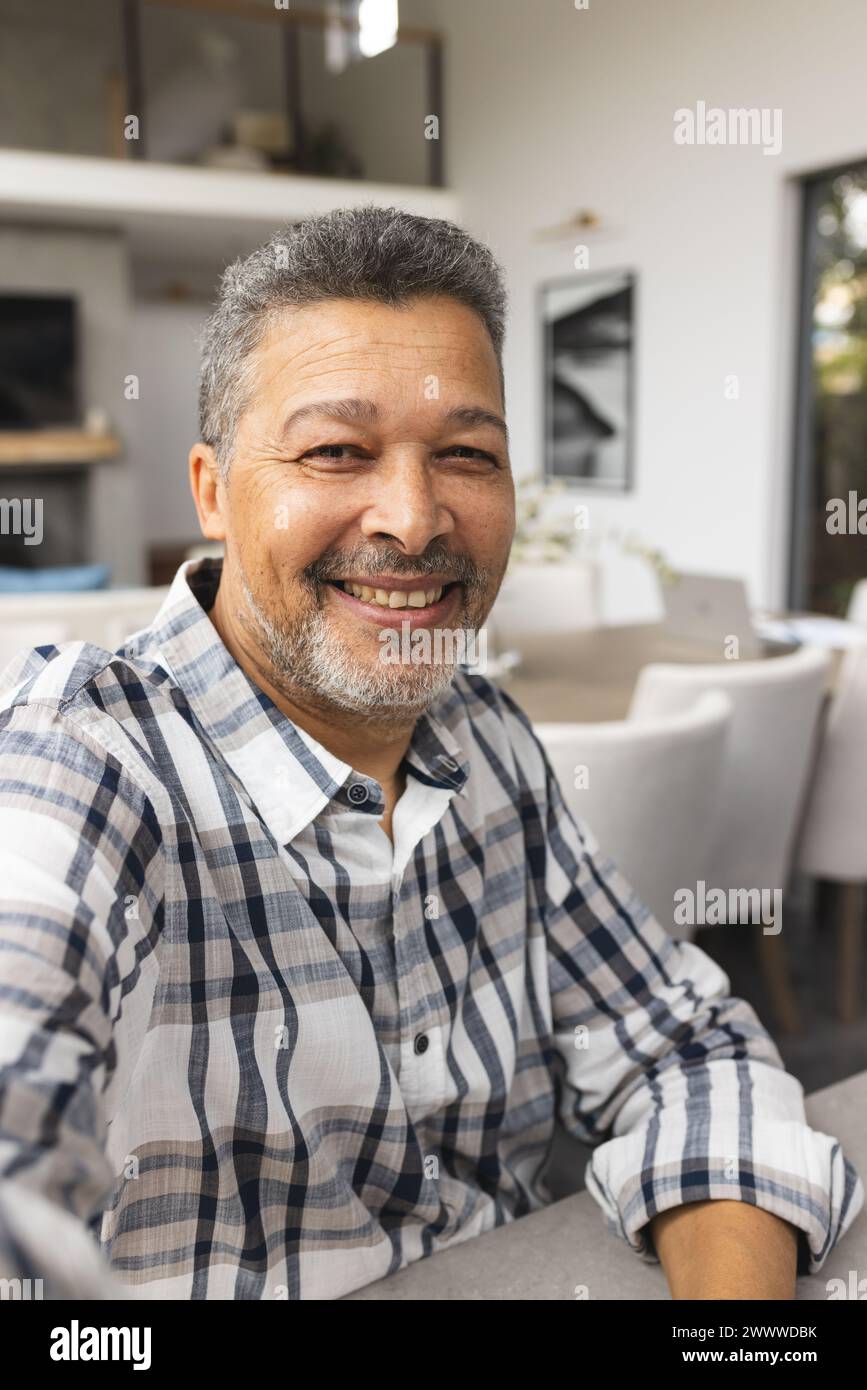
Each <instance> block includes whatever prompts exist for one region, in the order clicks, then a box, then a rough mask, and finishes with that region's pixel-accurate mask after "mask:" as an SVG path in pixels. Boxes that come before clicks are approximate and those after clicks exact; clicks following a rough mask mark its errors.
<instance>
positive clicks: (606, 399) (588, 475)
mask: <svg viewBox="0 0 867 1390" xmlns="http://www.w3.org/2000/svg"><path fill="white" fill-rule="evenodd" d="M634 290H635V276H634V275H632V274H630V273H629V272H628V271H612V272H606V273H605V274H600V275H592V276H591V275H587V276H582V277H581V278H580V279H575V280H569V281H555V282H552V283H551V284H547V285H543V286H542V288H541V295H540V299H541V313H542V338H543V357H544V362H543V367H544V390H545V410H544V416H545V476H546V478H548V479H559V480H561V481H563V482H568V483H575V484H580V485H581V486H582V487H594V488H606V489H610V490H612V491H619V492H625V491H627V490H628V489H629V488H630V486H631V484H632V369H633V367H632V345H633V309H634Z"/></svg>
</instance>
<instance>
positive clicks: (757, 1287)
mask: <svg viewBox="0 0 867 1390" xmlns="http://www.w3.org/2000/svg"><path fill="white" fill-rule="evenodd" d="M650 1234H651V1236H652V1238H653V1243H654V1245H655V1247H656V1252H657V1254H658V1256H659V1259H660V1263H661V1264H662V1267H663V1269H664V1270H665V1275H666V1278H667V1279H668V1287H669V1288H670V1290H671V1296H672V1298H761V1299H765V1298H777V1299H790V1298H794V1296H795V1274H796V1267H797V1262H798V1232H797V1231H796V1230H795V1227H794V1226H791V1225H790V1224H789V1223H788V1222H787V1221H781V1220H780V1218H779V1217H778V1216H773V1215H772V1214H771V1212H768V1211H763V1210H762V1208H761V1207H753V1206H750V1205H749V1204H748V1203H747V1202H739V1201H738V1202H730V1201H725V1200H721V1201H716V1202H691V1203H689V1205H688V1206H682V1207H672V1208H671V1209H670V1210H669V1211H665V1212H663V1213H662V1214H661V1215H660V1216H655V1217H654V1219H653V1220H652V1221H651V1222H650Z"/></svg>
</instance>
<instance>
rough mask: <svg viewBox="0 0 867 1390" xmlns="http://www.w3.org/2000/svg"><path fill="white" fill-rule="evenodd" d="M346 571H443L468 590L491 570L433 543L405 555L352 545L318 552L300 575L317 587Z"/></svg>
mask: <svg viewBox="0 0 867 1390" xmlns="http://www.w3.org/2000/svg"><path fill="white" fill-rule="evenodd" d="M346 574H364V575H368V576H369V577H370V578H371V579H375V578H377V577H378V576H379V575H381V574H388V575H394V576H396V577H401V576H403V575H409V576H412V577H416V576H417V577H418V578H420V579H423V578H426V577H427V576H428V575H434V574H435V575H445V576H446V582H447V583H459V584H463V585H465V586H466V588H467V589H469V590H479V591H481V590H484V589H485V588H486V586H487V584H488V581H489V579H490V573H489V571H488V570H487V569H485V568H484V566H480V565H477V564H476V563H475V561H473V560H471V559H470V557H469V556H468V555H456V554H454V553H453V552H451V551H449V550H446V549H445V548H444V547H443V546H432V547H431V548H430V549H429V550H426V551H425V553H424V555H404V554H402V553H401V552H400V551H399V550H388V549H383V548H382V547H377V548H375V549H370V548H368V547H366V546H354V547H353V548H352V549H350V550H339V551H334V552H332V553H331V554H329V555H323V556H320V558H319V559H318V560H314V561H313V563H312V564H311V565H308V566H307V568H306V569H305V570H303V571H302V576H301V577H302V579H303V580H305V581H306V582H307V583H308V585H309V586H310V587H311V588H313V589H316V588H317V587H318V586H319V585H322V584H327V583H329V581H331V580H333V579H340V578H342V577H343V576H344V575H346Z"/></svg>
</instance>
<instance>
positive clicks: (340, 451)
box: [301, 444, 359, 463]
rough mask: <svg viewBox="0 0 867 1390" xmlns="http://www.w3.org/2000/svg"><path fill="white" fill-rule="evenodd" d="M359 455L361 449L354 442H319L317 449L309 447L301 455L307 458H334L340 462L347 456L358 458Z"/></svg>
mask: <svg viewBox="0 0 867 1390" xmlns="http://www.w3.org/2000/svg"><path fill="white" fill-rule="evenodd" d="M358 456H359V450H358V449H356V447H355V445H354V444H318V445H317V446H316V448H315V449H308V450H307V452H306V454H302V455H301V457H302V458H305V459H314V458H323V459H334V460H336V461H337V462H338V463H339V462H342V461H343V460H344V459H346V458H357V457H358Z"/></svg>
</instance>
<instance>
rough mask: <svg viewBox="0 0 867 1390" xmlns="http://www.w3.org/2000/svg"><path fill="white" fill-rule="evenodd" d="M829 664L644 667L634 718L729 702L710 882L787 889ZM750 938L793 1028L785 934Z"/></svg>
mask: <svg viewBox="0 0 867 1390" xmlns="http://www.w3.org/2000/svg"><path fill="white" fill-rule="evenodd" d="M831 665H832V656H831V653H830V651H828V650H826V649H824V648H818V647H801V648H800V649H799V650H798V651H796V652H793V653H791V654H790V655H786V656H776V657H770V658H767V659H765V660H760V661H731V662H720V663H719V664H716V663H713V664H706V665H677V666H672V665H662V664H660V665H651V666H646V667H645V668H644V670H643V671H642V672H641V675H640V676H639V679H638V684H637V685H636V688H635V692H634V694H633V698H632V704H631V707H630V714H631V715H635V716H639V717H641V718H645V719H646V718H650V717H651V716H658V715H661V714H673V713H676V712H677V711H678V710H682V709H685V708H687V707H688V706H689V704H690V703H691V702H692V701H694V700H695V698H696V696H697V695H699V694H700V693H702V692H703V691H705V690H723V691H725V693H726V694H727V695H728V696H729V698H730V699H731V701H732V705H733V712H732V725H731V731H730V735H729V740H728V745H727V749H726V757H725V760H724V764H723V770H722V777H721V786H720V814H719V819H718V822H717V828H716V832H715V835H714V839H713V843H712V846H711V854H710V865H709V870H708V874H707V876H706V883H707V885H708V888H721V889H723V890H724V891H725V892H728V891H729V890H730V889H742V890H746V891H749V890H755V889H757V890H760V891H761V890H767V891H768V892H769V893H773V892H774V891H775V890H777V889H779V890H780V892H781V893H782V892H784V891H785V889H786V886H787V883H788V879H789V871H790V868H791V861H792V854H793V851H794V841H795V836H796V832H797V828H798V822H799V818H800V812H801V810H802V807H803V804H804V799H805V796H806V792H807V784H808V781H809V776H810V771H811V768H812V764H813V758H814V755H815V747H816V737H817V733H818V724H819V716H820V713H821V711H822V708H823V703H824V698H825V691H826V689H827V687H828V682H829V673H830V668H831ZM756 941H757V944H758V949H759V954H760V960H761V964H762V968H763V970H764V972H765V977H766V981H767V985H768V988H769V990H770V993H771V997H772V1001H773V1007H774V1010H775V1013H776V1015H777V1019H778V1022H779V1025H780V1027H781V1028H783V1029H784V1030H786V1031H787V1032H796V1031H797V1030H798V1028H799V1011H798V1007H797V1002H796V999H795V995H794V992H793V990H792V988H791V984H790V982H789V974H788V968H787V962H786V955H785V944H784V941H783V938H782V936H778V935H773V934H766V933H765V932H764V931H759V932H758V934H757V937H756Z"/></svg>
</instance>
